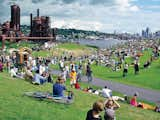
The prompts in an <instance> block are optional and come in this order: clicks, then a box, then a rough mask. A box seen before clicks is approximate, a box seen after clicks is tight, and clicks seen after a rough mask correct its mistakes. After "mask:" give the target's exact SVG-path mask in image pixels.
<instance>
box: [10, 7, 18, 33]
mask: <svg viewBox="0 0 160 120" xmlns="http://www.w3.org/2000/svg"><path fill="white" fill-rule="evenodd" d="M10 27H11V28H12V29H13V30H14V31H20V7H19V6H18V5H12V6H11V23H10Z"/></svg>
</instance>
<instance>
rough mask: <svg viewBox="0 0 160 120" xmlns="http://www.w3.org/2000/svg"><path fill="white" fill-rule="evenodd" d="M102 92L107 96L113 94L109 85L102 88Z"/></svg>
mask: <svg viewBox="0 0 160 120" xmlns="http://www.w3.org/2000/svg"><path fill="white" fill-rule="evenodd" d="M101 94H102V96H103V97H105V98H110V97H111V96H112V90H110V89H109V88H107V86H105V87H104V88H103V89H102V91H101Z"/></svg>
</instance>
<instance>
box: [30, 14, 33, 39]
mask: <svg viewBox="0 0 160 120" xmlns="http://www.w3.org/2000/svg"><path fill="white" fill-rule="evenodd" d="M32 32H33V19H32V13H31V14H30V35H31V37H32Z"/></svg>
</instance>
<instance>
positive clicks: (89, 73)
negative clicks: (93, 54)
mask: <svg viewBox="0 0 160 120" xmlns="http://www.w3.org/2000/svg"><path fill="white" fill-rule="evenodd" d="M86 76H87V79H88V83H90V82H92V70H91V67H90V63H88V65H87V68H86Z"/></svg>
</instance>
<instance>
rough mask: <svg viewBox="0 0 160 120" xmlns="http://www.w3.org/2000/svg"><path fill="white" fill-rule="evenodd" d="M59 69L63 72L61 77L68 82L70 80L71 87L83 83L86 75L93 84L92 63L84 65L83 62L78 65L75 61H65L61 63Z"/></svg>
mask: <svg viewBox="0 0 160 120" xmlns="http://www.w3.org/2000/svg"><path fill="white" fill-rule="evenodd" d="M59 68H60V70H61V75H62V76H63V78H64V80H65V81H66V80H67V78H69V79H70V85H71V87H73V86H74V85H75V84H76V83H78V82H81V81H82V77H83V75H84V73H85V75H86V76H87V79H88V83H90V82H92V79H93V78H92V70H91V66H90V63H89V62H88V63H87V64H85V65H82V63H81V62H79V64H77V63H76V62H73V61H67V62H66V61H65V60H64V59H62V60H60V61H59Z"/></svg>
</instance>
